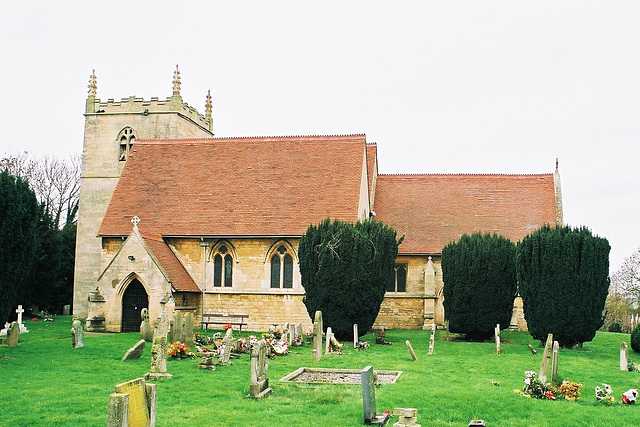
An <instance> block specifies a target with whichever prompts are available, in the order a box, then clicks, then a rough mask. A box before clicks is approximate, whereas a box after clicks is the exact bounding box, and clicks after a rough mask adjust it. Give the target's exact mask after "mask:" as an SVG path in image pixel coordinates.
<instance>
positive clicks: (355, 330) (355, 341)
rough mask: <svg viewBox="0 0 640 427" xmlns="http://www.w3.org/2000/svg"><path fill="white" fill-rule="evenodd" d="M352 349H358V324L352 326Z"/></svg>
mask: <svg viewBox="0 0 640 427" xmlns="http://www.w3.org/2000/svg"><path fill="white" fill-rule="evenodd" d="M353 348H358V324H357V323H354V324H353Z"/></svg>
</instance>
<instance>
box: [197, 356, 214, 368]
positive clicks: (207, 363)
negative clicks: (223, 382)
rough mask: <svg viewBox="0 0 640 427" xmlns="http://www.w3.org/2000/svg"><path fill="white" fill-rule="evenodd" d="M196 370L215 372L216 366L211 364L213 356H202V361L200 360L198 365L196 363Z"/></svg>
mask: <svg viewBox="0 0 640 427" xmlns="http://www.w3.org/2000/svg"><path fill="white" fill-rule="evenodd" d="M198 369H206V370H209V371H215V370H216V365H215V364H214V363H213V355H205V356H202V360H200V363H198Z"/></svg>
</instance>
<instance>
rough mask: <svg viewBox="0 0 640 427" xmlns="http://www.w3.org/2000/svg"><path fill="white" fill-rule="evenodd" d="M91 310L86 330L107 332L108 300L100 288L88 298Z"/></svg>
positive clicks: (89, 310)
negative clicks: (106, 307)
mask: <svg viewBox="0 0 640 427" xmlns="http://www.w3.org/2000/svg"><path fill="white" fill-rule="evenodd" d="M88 300H89V309H88V312H87V322H86V330H87V332H106V331H107V322H106V318H105V316H104V309H105V305H106V302H107V300H106V299H105V298H104V297H103V296H102V293H101V292H100V288H99V287H98V288H96V290H95V291H93V292H91V293H90V294H89V297H88Z"/></svg>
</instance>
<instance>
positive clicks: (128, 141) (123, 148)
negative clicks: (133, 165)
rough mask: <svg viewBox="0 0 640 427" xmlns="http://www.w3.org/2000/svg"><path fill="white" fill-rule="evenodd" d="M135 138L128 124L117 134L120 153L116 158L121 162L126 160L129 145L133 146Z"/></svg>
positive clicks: (129, 148)
mask: <svg viewBox="0 0 640 427" xmlns="http://www.w3.org/2000/svg"><path fill="white" fill-rule="evenodd" d="M135 140H136V134H135V132H134V130H133V129H132V128H130V127H129V126H127V127H125V128H124V129H122V130H121V131H120V133H119V134H118V141H119V143H120V154H119V156H118V160H120V161H121V162H126V161H127V157H129V152H130V151H131V146H133V143H134V142H135Z"/></svg>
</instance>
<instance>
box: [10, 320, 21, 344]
mask: <svg viewBox="0 0 640 427" xmlns="http://www.w3.org/2000/svg"><path fill="white" fill-rule="evenodd" d="M19 337H20V325H18V322H11V325H10V326H9V329H8V331H7V347H17V346H18V341H19V340H20V338H19Z"/></svg>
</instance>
